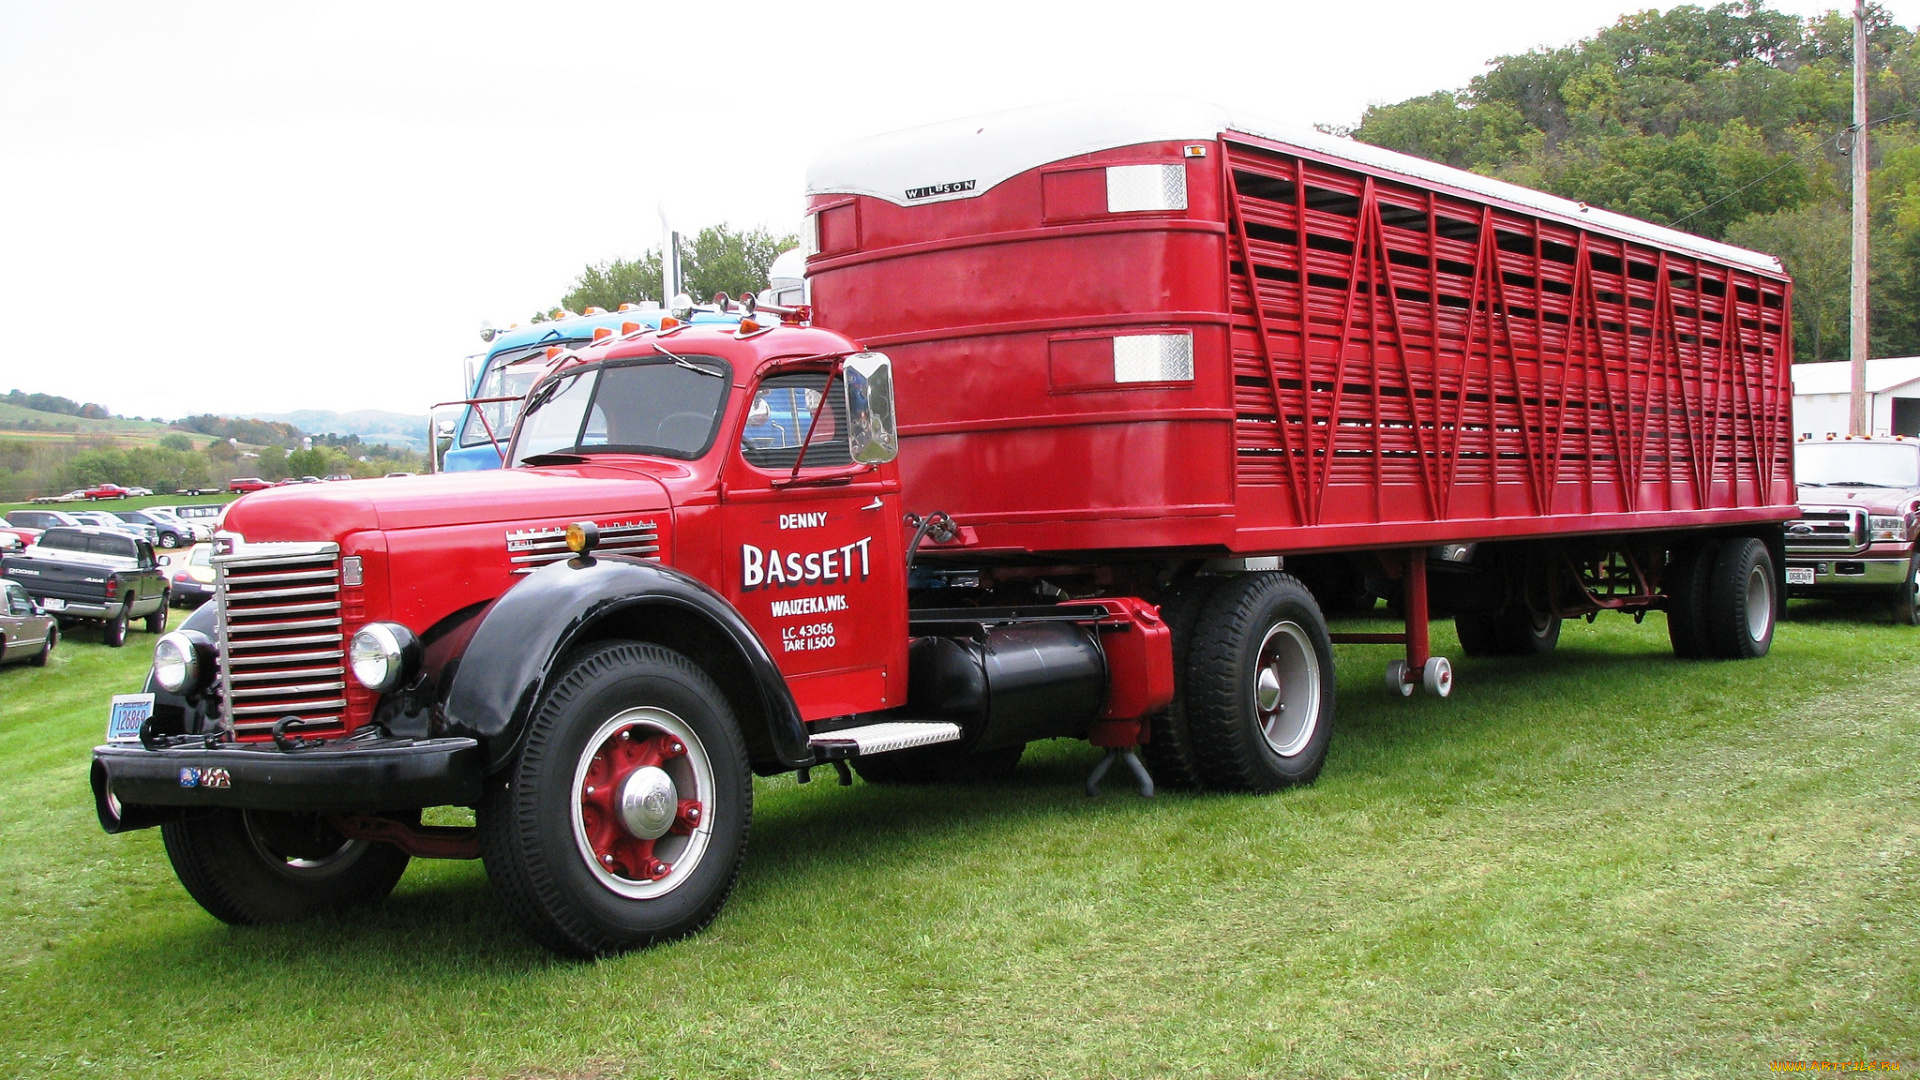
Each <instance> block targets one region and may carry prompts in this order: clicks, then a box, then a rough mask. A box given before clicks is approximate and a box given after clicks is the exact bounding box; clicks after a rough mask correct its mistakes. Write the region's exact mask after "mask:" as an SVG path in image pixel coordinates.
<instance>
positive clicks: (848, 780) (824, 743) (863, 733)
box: [800, 721, 961, 785]
mask: <svg viewBox="0 0 1920 1080" xmlns="http://www.w3.org/2000/svg"><path fill="white" fill-rule="evenodd" d="M960 734H961V732H960V725H959V724H943V723H909V722H905V721H892V722H888V723H884V724H863V725H861V726H860V727H850V728H841V729H839V730H838V731H822V732H820V733H819V734H817V735H815V736H813V737H812V738H810V739H808V740H807V745H808V746H810V747H812V748H813V756H814V759H815V760H817V761H819V762H820V763H821V764H823V765H824V764H826V763H827V762H832V763H833V767H834V770H835V771H836V772H838V773H839V774H840V783H841V784H842V785H847V784H852V783H853V774H852V773H851V772H849V771H848V770H847V759H848V758H856V757H864V756H866V755H869V754H885V753H890V752H892V751H894V750H912V749H913V748H915V747H917V746H935V745H938V744H940V743H950V742H959V741H960ZM810 779H812V776H811V774H810V770H807V769H801V770H800V782H801V783H803V784H804V783H806V782H807V781H808V780H810Z"/></svg>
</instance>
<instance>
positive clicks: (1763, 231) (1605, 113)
mask: <svg viewBox="0 0 1920 1080" xmlns="http://www.w3.org/2000/svg"><path fill="white" fill-rule="evenodd" d="M1867 28H1868V33H1867V42H1868V56H1869V63H1870V65H1871V70H1872V75H1871V78H1870V81H1869V87H1868V92H1869V103H1868V107H1869V119H1870V122H1871V124H1872V130H1871V135H1872V138H1871V161H1870V165H1871V168H1872V188H1871V190H1872V200H1873V213H1872V223H1871V229H1872V241H1873V251H1874V255H1873V273H1872V282H1871V291H1870V295H1871V298H1872V308H1873V320H1872V341H1871V346H1872V350H1873V354H1874V355H1875V356H1910V355H1917V354H1920V42H1917V39H1916V36H1915V33H1914V32H1913V31H1912V30H1909V29H1907V28H1905V27H1901V26H1898V25H1896V24H1895V23H1894V22H1893V19H1892V17H1891V16H1890V15H1889V14H1888V13H1887V11H1886V9H1885V8H1882V7H1880V6H1878V5H1874V4H1869V5H1868V8H1867ZM1852 34H1853V28H1852V19H1851V17H1850V16H1849V15H1846V14H1843V13H1841V12H1839V11H1829V12H1826V13H1824V14H1821V15H1816V16H1812V17H1806V18H1803V17H1800V16H1796V15H1791V14H1787V13H1784V12H1779V11H1774V10H1772V9H1770V8H1768V7H1767V6H1766V4H1765V3H1764V0H1751V2H1737V3H1722V4H1717V5H1714V6H1713V7H1698V6H1694V5H1684V6H1680V7H1675V8H1672V9H1670V10H1668V11H1665V12H1659V11H1645V12H1640V13H1638V14H1634V15H1628V16H1625V17H1623V18H1622V19H1620V20H1619V21H1618V22H1616V23H1615V24H1613V25H1612V26H1610V27H1607V28H1605V29H1603V30H1601V31H1600V32H1599V33H1597V34H1595V35H1593V36H1592V37H1590V38H1586V39H1583V40H1581V41H1578V42H1576V43H1574V44H1572V45H1568V46H1566V47H1564V48H1557V49H1547V48H1542V49H1535V50H1533V51H1531V52H1527V53H1524V54H1521V55H1518V56H1502V57H1498V58H1496V59H1494V60H1493V61H1491V62H1490V63H1489V64H1488V68H1487V71H1486V73H1485V74H1482V75H1480V76H1477V77H1476V78H1474V79H1473V80H1472V81H1471V82H1469V83H1468V84H1467V86H1465V87H1464V88H1460V89H1455V90H1442V91H1438V92H1435V93H1432V94H1427V95H1425V96H1422V97H1416V98H1410V99H1408V100H1406V101H1402V102H1398V103H1395V104H1391V105H1379V106H1374V107H1371V108H1369V109H1368V110H1367V111H1366V113H1365V114H1364V115H1363V116H1362V117H1361V120H1360V123H1359V124H1358V125H1357V126H1355V127H1353V128H1350V129H1333V130H1336V131H1337V132H1338V133H1342V134H1351V135H1352V136H1353V137H1354V138H1357V139H1360V140H1363V141H1365V142H1369V143H1373V144H1375V145H1378V146H1384V147H1387V148H1390V149H1393V150H1399V151H1402V152H1404V153H1409V154H1415V155H1418V156H1420V157H1424V158H1429V159H1431V160H1434V161H1440V162H1444V163H1446V164H1448V165H1453V166H1455V167H1457V168H1463V169H1470V170H1473V171H1475V172H1479V173H1483V174H1485V175H1488V176H1495V177H1499V178H1501V179H1504V180H1510V181H1513V182H1515V183H1519V184H1524V185H1526V186H1528V187H1532V188H1538V189H1540V190H1544V191H1549V192H1552V193H1553V194H1556V195H1560V196H1564V197H1566V198H1569V199H1577V200H1580V201H1582V202H1586V203H1589V204H1591V205H1594V206H1600V207H1605V208H1606V209H1609V210H1616V211H1619V212H1621V213H1626V214H1632V215H1634V216H1635V217H1640V218H1644V219H1647V220H1649V221H1654V222H1657V223H1660V224H1667V225H1672V226H1675V227H1677V228H1681V229H1684V230H1686V231H1688V232H1693V233H1697V234H1699V235H1701V236H1706V237H1709V238H1712V239H1716V240H1726V241H1727V242H1729V243H1733V244H1738V245H1740V246H1742V247H1750V248H1755V249H1758V250H1761V251H1765V252H1768V253H1770V254H1773V255H1777V256H1779V257H1780V259H1781V261H1782V262H1783V263H1784V264H1785V265H1786V268H1787V271H1788V272H1789V273H1790V274H1792V275H1793V277H1794V303H1793V315H1794V347H1795V348H1794V351H1795V353H1796V358H1797V359H1799V360H1802V361H1811V360H1836V359H1842V358H1845V357H1846V356H1847V355H1848V348H1849V345H1848V327H1847V310H1848V302H1847V291H1848V281H1849V276H1848V275H1849V263H1848V258H1849V250H1850V247H1849V244H1850V241H1849V228H1850V225H1849V222H1850V210H1849V208H1848V207H1849V197H1850V196H1849V192H1850V186H1849V185H1850V172H1851V165H1850V164H1849V161H1848V157H1847V153H1848V150H1849V147H1850V139H1849V137H1848V133H1849V131H1850V126H1851V124H1852V109H1853V45H1852Z"/></svg>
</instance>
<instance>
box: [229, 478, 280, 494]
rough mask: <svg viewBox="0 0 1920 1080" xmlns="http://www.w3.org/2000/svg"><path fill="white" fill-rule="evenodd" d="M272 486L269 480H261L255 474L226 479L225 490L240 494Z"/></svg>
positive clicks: (263, 489)
mask: <svg viewBox="0 0 1920 1080" xmlns="http://www.w3.org/2000/svg"><path fill="white" fill-rule="evenodd" d="M273 486H274V485H273V483H272V482H271V481H268V480H262V479H260V478H259V477H257V476H236V477H234V478H233V479H231V480H229V481H227V490H228V491H231V492H234V493H236V494H240V495H246V494H249V493H250V492H255V491H265V490H267V489H268V488H270V487H273Z"/></svg>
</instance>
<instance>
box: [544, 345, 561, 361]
mask: <svg viewBox="0 0 1920 1080" xmlns="http://www.w3.org/2000/svg"><path fill="white" fill-rule="evenodd" d="M559 355H560V346H558V345H549V346H547V359H549V360H551V359H553V358H554V357H556V356H559Z"/></svg>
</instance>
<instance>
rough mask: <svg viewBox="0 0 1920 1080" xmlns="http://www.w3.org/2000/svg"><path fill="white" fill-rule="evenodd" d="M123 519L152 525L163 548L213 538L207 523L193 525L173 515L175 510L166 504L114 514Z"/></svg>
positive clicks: (155, 539) (155, 538) (181, 545)
mask: <svg viewBox="0 0 1920 1080" xmlns="http://www.w3.org/2000/svg"><path fill="white" fill-rule="evenodd" d="M114 516H115V517H118V518H120V519H121V520H123V521H132V522H138V523H140V524H144V525H151V526H153V528H154V530H155V537H154V542H155V543H157V544H159V545H160V546H161V547H163V548H177V547H186V546H188V545H190V544H192V543H194V542H195V541H198V540H211V539H213V530H212V529H210V528H208V527H207V526H205V525H199V526H196V525H193V524H192V523H190V522H186V521H182V520H181V519H179V518H177V517H175V516H174V515H173V511H171V510H168V509H167V508H166V507H164V506H149V507H147V508H146V509H145V510H122V511H120V512H119V513H118V514H115V515H114Z"/></svg>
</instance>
